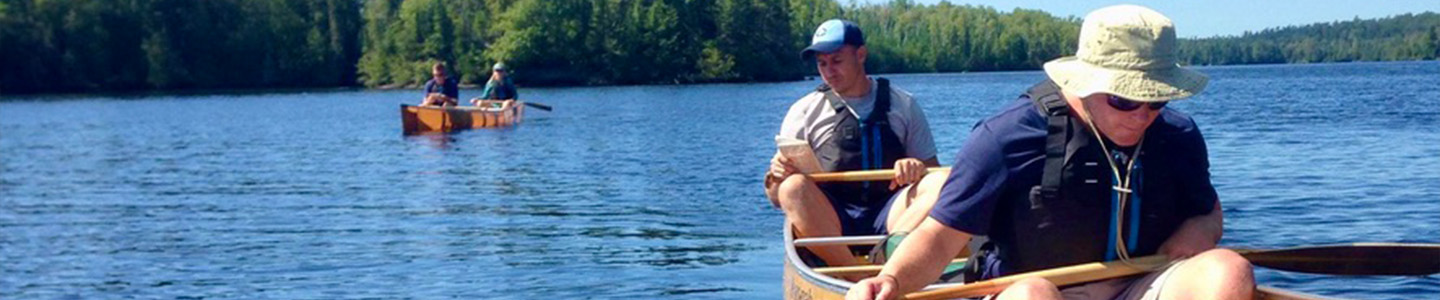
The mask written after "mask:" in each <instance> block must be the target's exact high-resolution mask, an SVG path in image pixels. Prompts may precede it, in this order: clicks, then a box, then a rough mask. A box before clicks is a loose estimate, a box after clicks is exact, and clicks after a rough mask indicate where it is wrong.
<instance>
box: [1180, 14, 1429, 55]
mask: <svg viewBox="0 0 1440 300" xmlns="http://www.w3.org/2000/svg"><path fill="white" fill-rule="evenodd" d="M1182 30H1183V29H1182ZM1179 51H1180V56H1181V58H1182V59H1183V60H1184V61H1185V62H1187V63H1189V64H1195V65H1230V64H1276V63H1316V62H1351V61H1392V60H1433V59H1436V58H1440V14H1437V13H1435V12H1426V13H1421V14H1404V15H1398V16H1392V17H1388V18H1380V19H1370V20H1361V19H1358V18H1357V19H1354V20H1351V21H1343V22H1329V23H1316V24H1311V25H1304V26H1287V27H1281V28H1271V29H1265V30H1263V31H1260V32H1246V33H1245V34H1243V35H1241V36H1238V37H1233V36H1232V37H1215V38H1203V39H1189V40H1182V41H1181V43H1180V49H1179Z"/></svg>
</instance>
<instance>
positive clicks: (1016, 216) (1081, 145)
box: [966, 80, 1188, 280]
mask: <svg viewBox="0 0 1440 300" xmlns="http://www.w3.org/2000/svg"><path fill="white" fill-rule="evenodd" d="M1022 97H1025V98H1028V99H1030V100H1031V101H1032V102H1033V103H1034V105H1035V107H1036V109H1037V110H1038V111H1039V112H1040V114H1041V115H1043V116H1045V118H1046V123H1047V124H1046V137H1045V152H1044V154H1045V157H1044V165H1043V167H1042V168H1043V171H1042V172H1043V173H1042V174H1041V178H1040V184H1039V185H1035V186H1031V187H1030V189H1029V192H1028V193H1025V192H1019V191H1014V192H1007V193H1005V194H1003V195H1002V196H1001V197H1002V198H1001V199H999V200H1000V202H999V204H998V205H997V207H996V211H995V213H996V214H1005V215H997V216H996V218H995V220H996V223H995V224H994V226H995V227H994V228H992V230H991V236H990V237H988V238H989V242H988V244H986V245H984V246H982V247H980V249H979V250H977V251H976V252H977V253H976V254H977V257H979V258H980V259H977V260H972V262H977V264H976V265H975V267H976V268H989V267H990V266H987V265H986V263H985V262H983V260H984V258H985V257H986V256H998V258H999V260H1000V261H1001V266H1003V267H1001V268H999V270H990V272H986V273H990V274H986V275H988V276H985V277H994V276H996V275H1009V274H1015V273H1021V272H1029V271H1036V270H1041V269H1048V268H1054V267H1061V266H1067V265H1075V264H1081V263H1088V262H1097V261H1107V260H1111V259H1113V257H1114V254H1113V249H1114V239H1115V236H1114V235H1115V234H1114V231H1115V229H1114V228H1115V227H1112V226H1118V227H1120V228H1122V229H1123V230H1122V233H1121V234H1122V235H1123V238H1124V240H1125V241H1126V244H1127V246H1126V247H1127V249H1128V252H1129V253H1130V256H1131V257H1139V256H1143V255H1149V254H1154V253H1155V252H1156V251H1157V250H1158V248H1159V246H1160V244H1161V243H1163V242H1164V241H1165V239H1167V238H1169V236H1170V235H1171V234H1172V233H1174V231H1175V229H1176V228H1178V227H1179V225H1180V223H1181V222H1183V221H1184V219H1186V218H1187V217H1186V216H1181V215H1179V211H1178V210H1177V209H1178V207H1177V205H1176V203H1177V201H1179V200H1180V199H1182V197H1181V196H1183V195H1180V193H1181V191H1179V190H1178V189H1176V188H1175V187H1176V186H1177V184H1178V183H1177V182H1175V180H1176V179H1174V176H1172V174H1171V172H1172V171H1174V170H1178V169H1180V168H1184V167H1186V166H1182V165H1177V164H1176V163H1172V162H1171V161H1170V159H1169V158H1167V157H1163V156H1147V155H1146V153H1148V152H1152V151H1154V153H1167V152H1170V151H1172V149H1166V147H1165V146H1166V144H1167V142H1166V141H1167V140H1168V139H1167V136H1166V135H1165V134H1154V131H1155V130H1150V131H1149V132H1147V137H1146V138H1145V140H1144V143H1145V145H1144V146H1142V147H1141V149H1143V150H1141V153H1136V154H1133V155H1132V156H1134V157H1135V158H1133V159H1140V161H1137V166H1136V168H1135V170H1134V171H1132V172H1138V173H1137V174H1135V175H1136V176H1135V177H1133V178H1132V179H1131V180H1132V181H1137V182H1135V183H1133V186H1132V188H1134V189H1136V190H1137V191H1136V194H1135V195H1133V196H1132V197H1131V199H1130V200H1129V201H1128V203H1127V206H1126V209H1125V212H1124V215H1123V216H1122V219H1121V221H1120V222H1119V224H1112V222H1113V220H1114V219H1115V215H1114V214H1113V212H1112V211H1113V210H1114V207H1115V206H1116V205H1115V199H1114V195H1113V194H1112V189H1111V185H1112V184H1111V182H1112V179H1113V173H1112V172H1111V170H1110V166H1109V165H1108V163H1107V162H1106V161H1105V160H1106V159H1108V158H1109V157H1107V154H1105V153H1102V150H1100V146H1099V144H1097V143H1100V142H1102V141H1096V140H1095V137H1094V135H1093V134H1092V133H1090V132H1089V131H1087V128H1085V126H1084V125H1083V124H1082V123H1079V122H1078V121H1076V120H1075V119H1074V118H1072V117H1071V116H1070V113H1071V112H1070V108H1069V106H1068V104H1067V103H1066V102H1065V98H1064V97H1063V96H1061V94H1060V88H1059V86H1057V85H1055V83H1054V82H1052V81H1049V80H1046V81H1045V82H1042V83H1040V84H1037V85H1035V86H1033V87H1031V88H1030V89H1029V90H1028V91H1026V93H1025V95H1023V96H1022ZM1156 124H1159V122H1158V121H1157V123H1156ZM1152 127H1154V125H1152ZM1175 150H1180V149H1175ZM1187 150H1188V149H1187ZM1152 187H1153V188H1152ZM1137 207H1138V208H1139V210H1138V211H1136V210H1135V209H1136V208H1137ZM1135 223H1139V226H1136V225H1135ZM1107 237H1108V238H1107ZM989 252H993V253H989ZM997 254H998V255H997ZM978 271H979V270H976V272H972V273H971V274H967V276H966V280H978V279H986V278H980V276H976V275H978V274H975V273H978ZM996 271H998V272H1000V273H1001V274H993V273H991V272H996Z"/></svg>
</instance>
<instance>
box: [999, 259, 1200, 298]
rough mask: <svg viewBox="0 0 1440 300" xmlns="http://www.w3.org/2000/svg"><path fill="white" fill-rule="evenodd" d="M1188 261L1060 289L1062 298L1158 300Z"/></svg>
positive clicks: (1175, 262)
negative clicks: (1176, 271) (1162, 268)
mask: <svg viewBox="0 0 1440 300" xmlns="http://www.w3.org/2000/svg"><path fill="white" fill-rule="evenodd" d="M1185 261H1187V260H1184V259H1182V260H1177V261H1173V262H1171V263H1170V265H1168V266H1165V269H1164V270H1161V271H1156V272H1150V273H1149V274H1145V275H1143V276H1132V277H1125V278H1116V279H1110V280H1103V281H1096V282H1091V283H1086V284H1081V285H1076V286H1070V287H1066V288H1063V289H1060V296H1061V297H1064V298H1065V299H1066V300H1101V299H1109V300H1158V299H1160V291H1161V289H1163V288H1164V287H1165V281H1166V280H1168V279H1170V277H1171V275H1172V274H1173V273H1174V272H1175V269H1179V267H1180V265H1182V264H1184V263H1185ZM996 296H997V295H990V296H986V297H985V298H983V299H984V300H994V299H995V298H996Z"/></svg>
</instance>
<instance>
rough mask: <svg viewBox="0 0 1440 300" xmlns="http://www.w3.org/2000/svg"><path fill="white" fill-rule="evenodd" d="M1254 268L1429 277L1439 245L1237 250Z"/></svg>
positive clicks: (1132, 269) (1103, 274) (1123, 266)
mask: <svg viewBox="0 0 1440 300" xmlns="http://www.w3.org/2000/svg"><path fill="white" fill-rule="evenodd" d="M1236 252H1239V253H1240V254H1241V255H1243V256H1245V258H1246V259H1248V260H1250V263H1251V264H1254V265H1257V266H1262V267H1267V268H1275V269H1280V270H1287V271H1296V272H1307V273H1318V274H1334V275H1425V274H1434V273H1440V244H1381V243H1360V244H1350V245H1330V246H1311V247H1296V248H1287V249H1277V250H1236ZM1168 262H1169V261H1168V259H1167V258H1166V257H1165V256H1164V255H1151V256H1145V257H1140V258H1136V259H1133V260H1131V261H1130V262H1129V263H1124V262H1119V261H1112V262H1104V263H1088V264H1081V265H1074V266H1068V267H1061V268H1055V269H1048V270H1041V271H1035V272H1030V273H1024V274H1016V275H1010V276H1005V277H1000V278H995V279H991V280H986V281H980V282H975V283H970V284H965V285H959V286H953V287H947V288H941V289H935V290H929V291H922V292H915V293H910V294H908V295H905V299H950V298H966V297H979V296H984V295H990V294H995V293H999V292H1000V291H1003V290H1005V288H1006V287H1009V286H1010V284H1013V283H1015V282H1016V281H1019V280H1020V279H1024V278H1029V277H1043V278H1045V279H1047V280H1050V282H1053V283H1055V285H1057V286H1065V285H1071V284H1077V283H1085V282H1091V281H1098V280H1104V279H1110V278H1118V277H1124V276H1129V275H1135V274H1140V273H1145V272H1149V271H1152V270H1155V269H1157V268H1159V267H1160V266H1164V265H1165V264H1166V263H1168Z"/></svg>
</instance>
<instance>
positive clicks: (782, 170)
mask: <svg viewBox="0 0 1440 300" xmlns="http://www.w3.org/2000/svg"><path fill="white" fill-rule="evenodd" d="M795 172H796V168H795V167H794V166H792V165H791V164H790V159H788V158H785V156H784V155H780V152H775V157H773V158H771V159H770V169H769V170H768V171H766V172H765V196H766V197H769V198H770V204H771V205H774V206H775V207H776V208H779V207H780V196H778V195H779V189H780V181H781V180H783V179H785V177H788V176H790V174H795Z"/></svg>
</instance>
